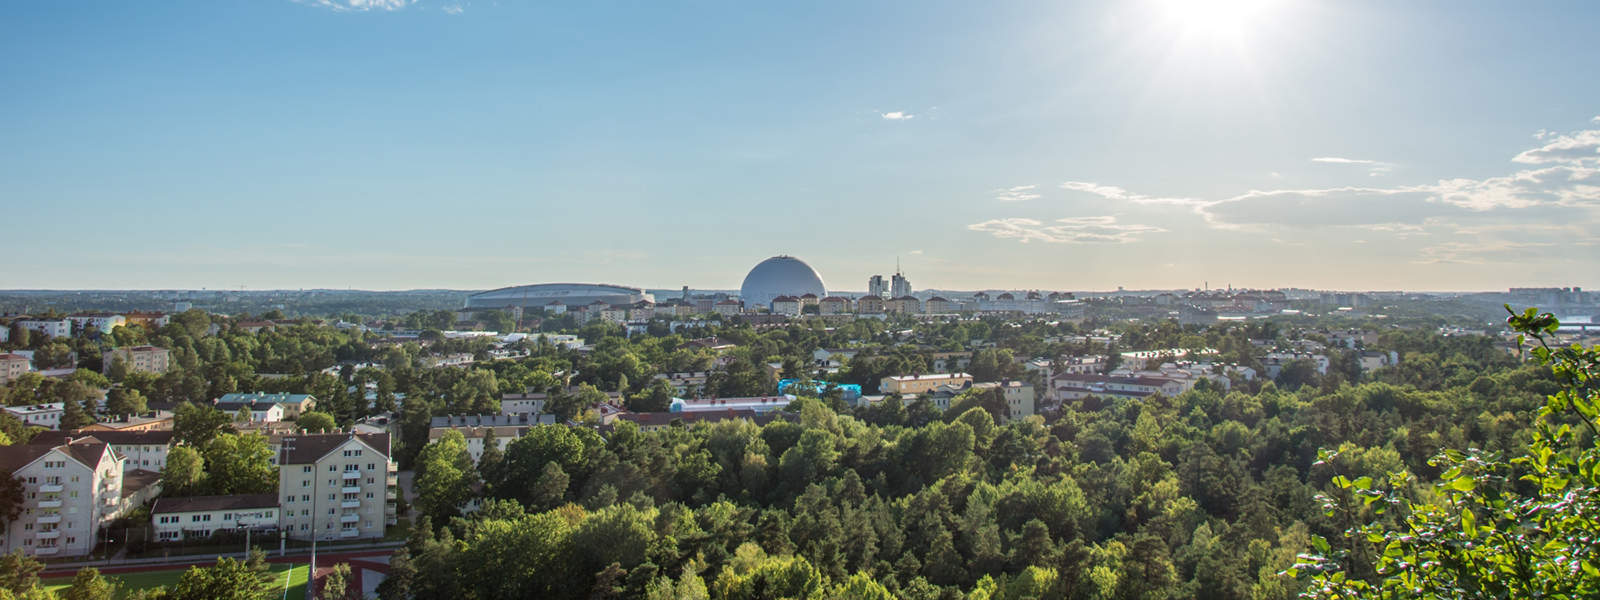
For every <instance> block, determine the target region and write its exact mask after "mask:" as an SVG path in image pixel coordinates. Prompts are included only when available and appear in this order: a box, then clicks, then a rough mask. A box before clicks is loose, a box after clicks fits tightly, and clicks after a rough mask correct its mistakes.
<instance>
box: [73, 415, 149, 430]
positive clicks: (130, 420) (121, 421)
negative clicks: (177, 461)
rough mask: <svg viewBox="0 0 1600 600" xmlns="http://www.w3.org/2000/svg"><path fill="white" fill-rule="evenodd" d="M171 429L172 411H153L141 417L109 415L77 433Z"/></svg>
mask: <svg viewBox="0 0 1600 600" xmlns="http://www.w3.org/2000/svg"><path fill="white" fill-rule="evenodd" d="M170 429H172V411H170V410H154V411H150V412H149V413H145V414H142V415H111V416H108V417H102V418H101V420H100V421H98V422H95V423H91V424H89V425H85V426H83V427H82V428H79V429H78V431H158V430H170Z"/></svg>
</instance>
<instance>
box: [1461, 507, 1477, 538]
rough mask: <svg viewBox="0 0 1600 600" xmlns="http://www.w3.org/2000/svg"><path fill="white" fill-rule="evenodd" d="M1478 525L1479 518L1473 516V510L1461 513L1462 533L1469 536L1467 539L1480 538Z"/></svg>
mask: <svg viewBox="0 0 1600 600" xmlns="http://www.w3.org/2000/svg"><path fill="white" fill-rule="evenodd" d="M1477 525H1478V518H1477V517H1475V516H1473V514H1472V509H1470V508H1469V509H1467V510H1465V511H1462V513H1461V532H1462V533H1465V534H1467V537H1469V538H1476V537H1478V527H1477Z"/></svg>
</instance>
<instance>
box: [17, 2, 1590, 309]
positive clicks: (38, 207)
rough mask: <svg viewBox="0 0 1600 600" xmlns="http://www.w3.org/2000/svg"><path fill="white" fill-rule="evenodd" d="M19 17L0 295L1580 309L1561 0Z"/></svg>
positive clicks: (1573, 106) (184, 10)
mask: <svg viewBox="0 0 1600 600" xmlns="http://www.w3.org/2000/svg"><path fill="white" fill-rule="evenodd" d="M366 1H367V0H357V2H355V5H354V6H352V5H351V3H350V0H339V1H337V2H335V0H328V2H316V1H311V0H307V1H305V2H293V1H289V0H282V1H275V0H255V1H251V2H160V3H126V2H90V3H28V4H23V5H16V6H12V7H9V8H8V9H7V17H6V19H4V20H3V21H0V51H3V52H4V53H5V55H6V56H8V57H10V60H7V61H4V62H0V89H3V90H5V91H4V93H0V198H3V199H4V200H3V202H4V207H5V209H6V210H5V211H4V213H3V214H4V215H5V217H4V221H8V223H5V224H4V225H3V226H0V230H3V231H4V232H5V234H4V240H5V242H4V246H5V247H6V248H7V249H9V250H10V251H11V252H10V256H11V258H12V260H10V261H6V262H5V264H4V266H0V282H3V283H0V287H6V288H38V287H49V288H173V287H185V288H188V287H195V288H198V287H209V288H238V287H240V286H245V287H246V288H248V289H262V288H301V287H339V288H342V287H355V288H365V289H405V288H424V287H427V288H433V287H450V288H485V287H498V286H501V285H510V284H517V283H528V282H536V281H606V282H615V283H627V284H634V285H642V286H647V287H677V286H679V285H684V284H687V285H690V286H693V287H718V288H734V287H737V286H738V284H739V281H740V279H742V277H743V275H744V273H745V271H746V270H748V269H749V268H750V267H751V266H753V265H754V264H755V263H757V262H759V261H760V260H761V259H763V258H765V257H767V256H770V255H773V254H780V253H786V254H793V255H796V256H799V257H801V258H804V259H805V260H807V261H808V262H810V263H811V264H812V265H813V266H814V267H816V268H817V270H818V271H819V272H821V273H822V275H823V277H824V279H825V280H826V281H827V283H828V284H829V286H830V287H831V288H837V289H845V290H858V289H863V288H864V287H865V281H866V278H867V277H868V276H869V275H871V274H873V273H883V272H888V271H891V270H892V269H893V267H894V261H895V259H896V257H899V258H900V260H901V261H902V263H903V264H904V266H905V270H906V272H907V273H908V275H909V276H910V277H911V279H912V281H913V283H914V284H915V285H917V286H918V287H939V288H947V289H972V288H985V287H1007V288H1044V289H1108V288H1114V287H1116V286H1119V285H1120V286H1126V287H1128V288H1152V287H1162V288H1177V287H1198V286H1200V285H1202V284H1203V283H1204V282H1209V283H1210V284H1211V285H1212V286H1219V285H1226V284H1232V285H1235V286H1258V287H1278V286H1302V287H1316V288H1339V289H1396V288H1404V289H1433V290H1455V289H1497V288H1504V287H1508V286H1523V285H1586V286H1587V287H1597V286H1600V281H1597V280H1596V278H1595V274H1596V273H1597V272H1600V246H1597V245H1596V240H1597V239H1600V153H1597V150H1600V120H1596V119H1597V117H1600V77H1596V76H1595V73H1600V52H1595V41H1594V33H1595V32H1596V31H1600V5H1597V4H1594V3H1582V2H1572V3H1537V4H1528V3H1488V2H1482V3H1479V2H1431V3H1394V2H1355V1H1339V2H1334V1H1313V0H1281V1H1274V0H1219V1H1216V2H1203V1H1202V2H1182V1H1181V0H1148V1H1146V0H1131V1H1129V2H1114V3H1112V2H1107V3H1094V4H1071V3H1060V2H1014V3H977V2H926V1H923V2H881V3H880V2H874V3H863V2H838V3H832V2H818V3H751V2H738V3H735V2H728V3H711V2H697V3H655V2H650V3H551V5H541V4H540V3H523V2H482V1H464V0H463V1H445V2H434V1H430V0H417V1H416V2H411V3H407V2H405V1H404V0H372V3H371V5H366V4H365V2H366Z"/></svg>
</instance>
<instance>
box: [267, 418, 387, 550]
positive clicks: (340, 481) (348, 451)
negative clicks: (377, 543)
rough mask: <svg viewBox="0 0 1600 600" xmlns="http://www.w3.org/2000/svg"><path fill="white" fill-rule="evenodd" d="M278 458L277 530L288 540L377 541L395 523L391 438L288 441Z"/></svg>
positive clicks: (302, 437) (345, 436)
mask: <svg viewBox="0 0 1600 600" xmlns="http://www.w3.org/2000/svg"><path fill="white" fill-rule="evenodd" d="M278 455H279V459H278V495H279V496H280V497H281V498H280V499H281V500H282V502H281V504H280V507H281V510H280V515H281V516H280V518H279V520H278V525H279V527H280V528H281V529H283V530H285V531H287V532H288V535H289V537H291V538H294V539H297V540H310V539H313V538H315V539H318V540H340V539H376V538H382V537H383V532H384V527H385V526H386V525H392V524H394V523H395V522H396V517H395V499H396V495H395V494H396V489H395V484H396V480H395V471H396V468H395V464H394V461H393V460H392V459H391V458H390V455H389V434H387V433H326V434H308V435H295V436H285V437H284V438H283V439H282V440H281V441H280V445H279V450H278Z"/></svg>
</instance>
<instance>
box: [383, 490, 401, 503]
mask: <svg viewBox="0 0 1600 600" xmlns="http://www.w3.org/2000/svg"><path fill="white" fill-rule="evenodd" d="M397 497H399V494H397V493H396V492H395V491H394V488H389V489H388V490H385V491H384V492H383V499H384V500H388V501H390V502H394V500H395V498H397Z"/></svg>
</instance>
